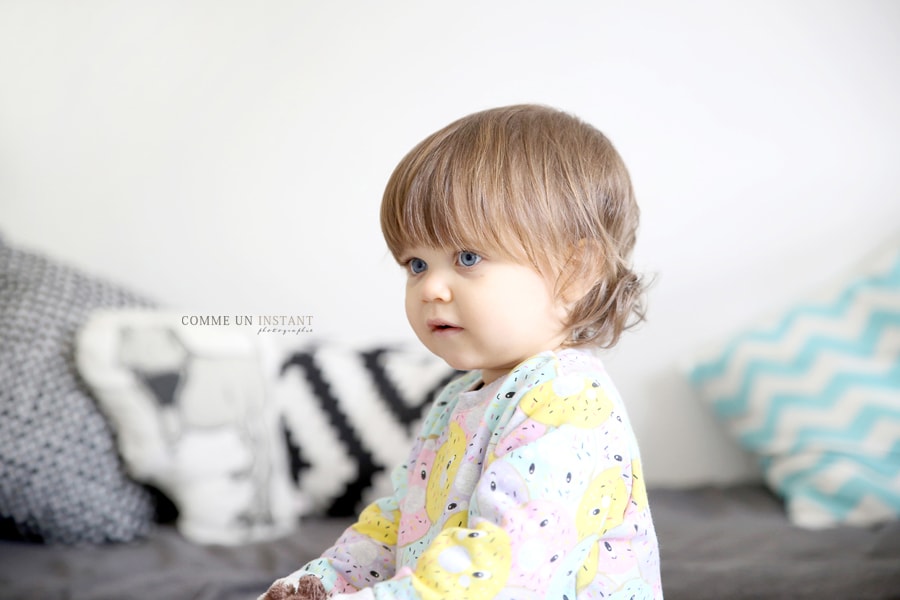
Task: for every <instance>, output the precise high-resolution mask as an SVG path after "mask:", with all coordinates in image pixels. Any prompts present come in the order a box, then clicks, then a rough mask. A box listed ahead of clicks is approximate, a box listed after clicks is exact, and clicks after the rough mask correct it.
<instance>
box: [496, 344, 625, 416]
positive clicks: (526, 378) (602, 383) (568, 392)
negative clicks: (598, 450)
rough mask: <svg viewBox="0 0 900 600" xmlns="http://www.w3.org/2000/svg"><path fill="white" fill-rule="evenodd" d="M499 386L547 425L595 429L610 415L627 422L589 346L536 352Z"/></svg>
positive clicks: (607, 378)
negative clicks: (536, 353)
mask: <svg viewBox="0 0 900 600" xmlns="http://www.w3.org/2000/svg"><path fill="white" fill-rule="evenodd" d="M504 387H505V388H507V391H506V396H507V397H508V398H510V399H511V400H512V399H513V398H515V400H514V401H515V402H516V404H517V405H518V407H519V408H520V409H521V410H522V411H523V412H524V413H525V415H526V416H528V417H530V418H532V419H536V420H539V421H541V422H544V423H545V424H547V425H555V426H559V425H562V424H564V423H568V424H571V425H576V426H578V427H595V426H597V425H599V424H600V423H602V422H603V421H606V420H607V419H609V418H611V417H612V418H614V419H615V420H616V421H618V422H621V423H623V424H627V421H628V419H627V414H626V411H625V407H624V404H623V402H622V399H621V397H620V395H619V392H618V390H617V389H616V387H615V385H614V384H613V381H612V379H611V378H610V376H609V374H608V373H607V371H606V369H605V367H604V366H603V361H602V360H601V358H600V355H599V352H598V351H597V350H595V349H593V348H566V349H563V350H559V351H555V352H543V353H541V354H538V355H536V356H534V357H532V358H530V359H528V360H526V361H524V362H522V363H521V364H520V365H519V366H517V367H516V368H515V369H514V370H513V371H512V372H511V373H510V374H509V376H508V377H507V381H506V382H505V385H504Z"/></svg>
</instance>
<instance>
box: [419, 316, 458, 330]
mask: <svg viewBox="0 0 900 600" xmlns="http://www.w3.org/2000/svg"><path fill="white" fill-rule="evenodd" d="M425 324H426V325H427V326H428V329H429V330H430V331H431V333H453V332H456V331H462V327H460V326H459V325H454V324H453V323H450V322H449V321H444V320H443V319H428V321H426V323H425Z"/></svg>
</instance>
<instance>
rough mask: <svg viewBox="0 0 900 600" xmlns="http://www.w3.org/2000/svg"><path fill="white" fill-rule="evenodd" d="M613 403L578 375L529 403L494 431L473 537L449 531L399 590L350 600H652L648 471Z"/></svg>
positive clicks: (403, 575)
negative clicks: (615, 595) (613, 598)
mask: <svg viewBox="0 0 900 600" xmlns="http://www.w3.org/2000/svg"><path fill="white" fill-rule="evenodd" d="M612 393H613V394H614V393H615V392H614V390H613V391H612ZM614 399H617V396H611V395H610V394H608V393H607V392H606V390H604V389H603V387H602V385H601V383H600V382H598V381H596V380H593V379H590V378H584V377H580V376H579V377H558V378H555V379H553V380H551V381H548V382H545V383H543V384H541V385H539V386H537V387H535V388H533V389H531V390H530V391H529V392H527V393H525V394H524V395H523V396H522V397H521V399H519V400H518V404H517V406H516V407H515V410H513V411H511V414H512V416H511V418H510V419H509V420H508V421H507V422H506V423H505V424H502V425H501V426H500V427H499V428H498V429H497V430H495V431H496V432H497V434H498V435H496V436H495V438H496V444H494V445H493V446H492V448H491V449H490V450H489V452H488V455H487V456H486V458H485V462H484V464H483V467H482V470H481V475H480V478H479V480H478V481H477V483H476V485H475V489H474V492H473V495H472V499H471V503H470V508H469V515H468V523H467V524H466V526H465V527H448V528H446V529H444V530H443V531H441V533H439V534H438V535H437V536H436V537H435V538H434V540H433V541H432V542H431V544H430V545H429V546H428V548H427V549H425V551H424V552H423V554H422V555H421V557H420V558H419V560H418V562H417V563H416V564H415V565H414V566H413V567H412V568H404V569H401V571H400V572H399V573H397V574H396V576H395V577H394V578H393V579H391V580H389V581H384V582H381V583H377V582H376V583H375V585H374V586H373V587H372V588H371V589H365V590H362V591H361V592H359V593H358V594H352V595H348V596H341V597H342V598H343V597H346V598H355V599H356V600H361V599H364V598H365V599H369V598H376V599H378V600H388V599H395V598H396V599H400V598H403V599H411V598H416V599H419V598H421V599H423V600H438V599H441V598H457V597H459V598H462V597H468V598H503V599H508V598H520V597H556V598H562V597H568V598H575V597H576V596H577V595H579V594H583V593H585V594H587V595H590V596H591V597H606V596H609V595H610V594H611V593H612V592H615V591H625V592H628V594H627V596H626V597H630V596H632V595H633V596H635V597H648V598H652V597H654V595H656V592H655V591H654V589H653V586H652V575H651V576H650V577H647V578H645V577H644V573H643V571H642V569H643V568H644V565H643V564H642V560H641V557H642V556H643V555H644V554H645V553H644V550H642V548H641V544H640V539H639V538H641V536H642V535H643V534H644V533H646V534H647V535H648V536H649V535H650V533H649V532H650V531H652V527H648V526H647V523H648V520H649V511H648V510H647V508H646V496H645V494H644V493H643V482H642V481H641V480H640V479H639V477H640V463H639V460H637V453H636V447H635V445H634V443H633V436H632V435H631V431H630V428H629V426H628V425H627V419H626V418H625V415H624V410H621V411H620V410H618V408H619V407H618V405H617V403H616V401H615V400H614ZM642 532H643V533H642ZM653 541H655V537H653V539H652V540H651V539H649V537H648V549H650V550H652V546H653V544H652V543H651V542H653ZM601 548H602V550H601ZM613 554H617V556H616V557H615V560H616V561H618V562H615V563H614V564H613V561H612V560H611V558H610V557H611V556H612V555H613ZM619 555H620V556H619ZM647 562H648V564H647V565H646V567H647V568H648V569H649V571H647V572H648V573H651V574H652V569H653V567H654V564H653V562H654V561H653V559H652V557H651V558H650V559H649V560H648V561H647ZM656 568H657V569H658V563H657V564H656ZM648 579H649V580H650V583H648ZM591 594H593V595H591Z"/></svg>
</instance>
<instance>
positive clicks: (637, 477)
mask: <svg viewBox="0 0 900 600" xmlns="http://www.w3.org/2000/svg"><path fill="white" fill-rule="evenodd" d="M631 497H632V499H634V503H635V505H636V506H637V508H638V510H644V509H645V508H647V504H648V500H647V484H646V483H644V466H643V464H642V463H641V459H639V458H636V459H634V460H633V461H632V462H631Z"/></svg>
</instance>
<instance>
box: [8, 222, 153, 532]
mask: <svg viewBox="0 0 900 600" xmlns="http://www.w3.org/2000/svg"><path fill="white" fill-rule="evenodd" d="M142 304H146V302H145V301H143V300H141V299H139V298H138V297H136V296H133V295H132V294H130V293H128V292H126V291H124V290H121V289H118V288H117V287H114V286H112V285H109V284H107V283H104V282H101V281H98V280H95V279H92V278H90V277H88V276H86V275H85V274H82V273H80V272H78V271H76V270H74V269H72V268H70V267H67V266H65V265H62V264H59V263H58V262H56V261H53V260H50V259H48V258H46V257H44V256H41V255H39V254H36V253H33V252H28V251H24V250H21V249H16V248H12V247H10V246H8V245H7V244H5V243H4V240H3V239H2V238H0V340H2V341H0V537H3V538H7V539H20V540H28V541H35V542H46V543H63V544H74V543H101V542H107V541H128V540H132V539H134V538H136V537H140V536H142V535H144V534H146V533H147V532H148V531H149V529H150V527H151V526H152V524H153V521H154V506H153V499H152V497H151V493H150V492H149V491H148V490H147V489H145V488H144V487H142V486H141V485H139V484H137V483H135V482H134V481H132V480H130V479H129V478H128V476H127V475H126V474H125V472H124V470H123V466H122V462H121V460H120V458H119V456H118V454H117V450H116V444H115V440H114V438H113V432H112V430H111V428H110V426H109V425H108V423H107V421H106V419H105V418H104V416H103V415H102V414H101V412H100V410H99V409H98V407H97V404H96V403H95V401H94V399H93V398H92V397H91V395H90V394H89V392H88V391H87V388H86V386H85V384H84V383H83V382H82V381H81V380H80V379H79V378H78V376H77V372H76V368H75V363H74V343H75V333H76V330H77V329H78V328H79V327H80V326H81V324H82V323H83V322H84V320H85V318H86V316H87V315H88V314H89V312H90V311H91V310H93V309H95V308H98V307H111V306H125V305H142Z"/></svg>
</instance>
